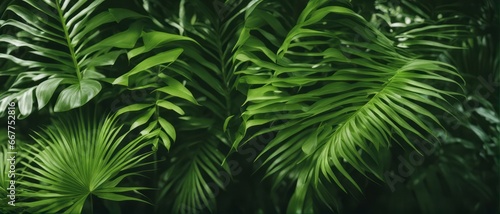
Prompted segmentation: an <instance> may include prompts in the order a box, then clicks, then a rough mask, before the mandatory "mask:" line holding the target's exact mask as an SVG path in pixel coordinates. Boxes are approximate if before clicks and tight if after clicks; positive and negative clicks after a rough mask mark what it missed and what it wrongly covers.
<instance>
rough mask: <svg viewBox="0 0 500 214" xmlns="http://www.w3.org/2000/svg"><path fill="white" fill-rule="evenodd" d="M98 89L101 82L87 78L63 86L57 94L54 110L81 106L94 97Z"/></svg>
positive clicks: (66, 109) (65, 109)
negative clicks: (65, 86)
mask: <svg viewBox="0 0 500 214" xmlns="http://www.w3.org/2000/svg"><path fill="white" fill-rule="evenodd" d="M100 91H101V84H100V83H99V82H98V81H96V80H89V79H84V80H81V81H80V82H79V83H77V84H74V85H71V86H69V87H67V88H65V89H64V90H63V91H62V92H61V93H60V94H59V97H58V98H57V102H56V105H55V107H54V111H55V112H63V111H68V110H70V109H74V108H78V107H81V106H83V105H85V103H87V102H88V101H90V100H91V99H92V98H94V97H95V96H96V95H97V94H98V93H99V92H100Z"/></svg>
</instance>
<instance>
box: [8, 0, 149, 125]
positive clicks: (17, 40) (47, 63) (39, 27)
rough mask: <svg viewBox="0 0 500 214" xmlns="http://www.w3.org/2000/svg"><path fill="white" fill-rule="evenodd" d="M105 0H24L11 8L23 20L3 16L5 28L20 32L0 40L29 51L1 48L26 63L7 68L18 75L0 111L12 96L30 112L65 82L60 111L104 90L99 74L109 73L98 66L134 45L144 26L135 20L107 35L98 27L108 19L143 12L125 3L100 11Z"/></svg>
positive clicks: (10, 57) (56, 108)
mask: <svg viewBox="0 0 500 214" xmlns="http://www.w3.org/2000/svg"><path fill="white" fill-rule="evenodd" d="M103 1H104V0H97V1H91V2H89V1H85V0H57V1H38V0H24V3H25V4H24V6H20V5H11V6H9V7H8V8H7V11H11V12H13V13H14V14H16V15H17V19H19V20H17V19H9V20H5V21H3V24H2V26H1V28H7V27H10V28H13V29H16V30H17V31H18V32H17V34H16V36H15V37H14V36H11V35H7V34H5V35H0V43H4V44H9V45H10V46H12V48H13V49H14V50H20V49H21V48H26V49H28V50H29V52H27V53H26V52H24V51H19V52H20V53H26V54H24V55H22V56H16V52H12V53H13V54H12V55H10V54H4V53H1V54H0V58H2V59H6V60H10V61H12V62H14V63H16V64H18V65H19V66H21V67H23V68H22V69H19V70H14V71H11V72H6V73H4V74H3V75H8V76H11V77H15V78H16V81H15V82H14V83H13V84H12V85H11V86H10V89H9V90H8V91H7V92H5V93H3V94H2V96H0V97H2V99H1V100H0V113H2V112H3V111H4V110H5V108H6V105H7V104H8V103H9V102H10V101H11V100H14V99H17V100H18V101H19V111H20V113H21V115H23V116H27V115H29V114H30V113H31V112H32V111H33V105H34V104H35V103H37V104H38V109H41V108H43V107H45V106H46V105H47V104H48V103H49V102H50V100H51V98H52V96H53V95H54V94H55V92H56V91H57V89H58V88H59V86H63V85H65V87H64V89H63V90H62V91H61V92H60V93H59V96H58V98H57V101H56V103H55V106H54V111H56V112H62V111H67V110H70V109H74V108H78V107H80V106H83V105H84V104H85V103H87V102H88V101H89V100H91V99H92V98H94V97H95V96H96V95H97V94H98V93H99V92H100V91H101V89H102V86H101V83H100V82H99V81H97V80H98V79H102V78H104V77H105V76H104V75H103V74H102V73H101V70H99V67H101V66H106V65H113V64H114V62H115V61H116V59H117V57H118V56H119V55H120V54H122V53H124V50H123V49H127V48H132V47H134V45H135V43H136V41H137V39H138V38H139V36H140V34H141V26H139V25H137V24H134V25H132V26H131V27H130V28H129V29H128V30H126V31H124V32H121V33H117V34H114V35H112V36H110V37H107V38H103V36H102V31H101V30H99V29H100V28H101V27H102V26H103V25H105V24H108V23H112V22H120V21H121V20H123V19H126V18H140V17H142V15H139V14H137V13H135V12H133V11H129V10H125V9H109V10H108V11H104V12H101V13H99V14H96V10H97V7H98V6H99V5H100V4H101V3H102V2H103ZM0 23H2V22H0ZM20 57H22V58H20ZM34 83H36V84H35V86H33V85H34ZM34 97H36V100H34Z"/></svg>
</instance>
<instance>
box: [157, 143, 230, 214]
mask: <svg viewBox="0 0 500 214" xmlns="http://www.w3.org/2000/svg"><path fill="white" fill-rule="evenodd" d="M191 139H192V138H191ZM217 143H218V140H214V139H205V140H203V141H199V140H198V141H188V142H183V144H179V145H178V146H176V147H175V148H174V149H173V150H172V153H171V154H172V156H173V157H174V158H171V161H170V163H169V164H170V166H171V167H169V168H168V170H167V171H165V173H163V175H162V176H161V181H160V187H161V192H160V194H159V196H158V199H159V201H158V202H157V203H158V204H163V203H164V202H162V201H170V202H168V203H169V204H171V206H172V207H173V208H172V212H173V213H197V212H200V211H202V210H205V209H208V210H210V211H211V212H214V210H215V198H216V196H217V194H219V192H220V191H222V190H223V189H224V188H225V186H226V185H227V183H226V184H225V183H223V181H222V179H224V180H225V181H224V182H229V179H230V175H231V174H230V172H229V168H228V166H227V164H224V165H223V166H222V167H221V163H222V160H223V159H224V155H223V154H222V153H221V152H220V151H219V150H218V149H217Z"/></svg>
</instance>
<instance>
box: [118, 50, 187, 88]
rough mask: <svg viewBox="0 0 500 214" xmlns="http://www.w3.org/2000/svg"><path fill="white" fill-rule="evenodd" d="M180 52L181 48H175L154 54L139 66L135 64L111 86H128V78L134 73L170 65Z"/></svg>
mask: <svg viewBox="0 0 500 214" xmlns="http://www.w3.org/2000/svg"><path fill="white" fill-rule="evenodd" d="M182 51H183V49H182V48H176V49H174V50H169V51H165V52H162V53H159V54H156V55H154V56H152V57H149V58H147V59H145V60H143V61H142V62H140V63H139V64H137V65H136V66H135V67H134V68H132V70H130V71H128V72H127V73H125V74H124V75H122V76H120V77H118V78H116V80H115V81H114V82H113V84H119V85H124V86H128V78H129V76H131V75H133V74H136V73H139V72H143V71H146V70H147V69H149V68H152V67H154V66H157V65H162V64H165V63H171V62H173V61H175V60H177V58H178V57H179V56H180V55H181V53H182Z"/></svg>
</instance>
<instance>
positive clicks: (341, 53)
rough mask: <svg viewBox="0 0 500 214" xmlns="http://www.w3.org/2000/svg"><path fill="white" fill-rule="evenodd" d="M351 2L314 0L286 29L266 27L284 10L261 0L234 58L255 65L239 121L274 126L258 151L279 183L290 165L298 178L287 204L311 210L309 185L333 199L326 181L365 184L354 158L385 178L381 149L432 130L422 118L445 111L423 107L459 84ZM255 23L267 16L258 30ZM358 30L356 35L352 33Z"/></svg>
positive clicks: (247, 75)
mask: <svg viewBox="0 0 500 214" xmlns="http://www.w3.org/2000/svg"><path fill="white" fill-rule="evenodd" d="M349 7H350V6H349V5H348V4H347V3H346V2H344V1H338V2H330V1H323V0H313V1H310V2H309V3H308V5H307V6H306V8H305V9H304V10H303V11H302V13H301V15H300V16H299V17H297V21H296V24H295V25H294V26H293V27H291V29H290V30H289V31H288V32H279V31H278V30H277V29H280V28H276V27H272V28H271V27H270V28H265V26H273V25H276V23H285V21H286V19H284V18H282V16H280V15H273V14H272V13H268V12H267V13H268V14H267V16H263V15H262V14H261V13H266V11H265V9H264V8H259V7H258V8H256V9H255V10H254V11H253V12H252V13H250V15H248V16H247V19H246V20H247V24H246V27H247V26H250V27H247V28H248V29H247V30H242V33H241V35H240V42H238V43H239V44H241V46H240V47H239V49H238V51H237V53H236V54H235V59H236V60H239V61H240V62H242V63H248V62H250V63H251V64H252V65H253V66H250V67H247V68H244V67H243V68H244V69H242V70H241V71H239V73H240V74H242V75H243V76H242V78H241V82H242V83H244V84H247V85H248V86H249V87H250V89H249V90H248V97H247V101H246V103H248V107H247V110H246V111H245V112H244V113H243V115H242V117H243V118H244V120H245V121H244V123H243V126H242V129H241V131H242V133H243V135H244V134H245V132H246V131H247V130H248V129H250V128H252V127H259V128H260V130H259V131H257V133H256V134H254V135H252V136H251V138H252V137H255V136H257V135H260V134H263V133H267V132H277V136H276V137H275V138H274V139H273V140H272V141H271V142H270V143H269V145H268V146H267V147H266V149H265V150H264V152H263V153H262V154H261V155H265V156H266V157H267V158H266V161H265V163H267V164H268V165H267V166H268V167H267V174H268V175H273V176H274V179H275V181H276V184H278V183H279V182H280V181H281V180H282V179H285V178H286V176H289V175H292V178H293V179H297V180H298V181H297V189H296V191H295V193H294V196H293V197H292V199H293V200H291V201H290V205H289V211H291V212H296V211H297V212H302V211H305V207H304V204H305V200H306V197H305V195H306V194H310V193H308V192H311V191H312V192H314V193H315V195H316V196H319V198H320V199H321V200H322V201H323V202H325V204H330V203H332V201H331V200H329V199H328V196H327V195H328V194H326V195H325V194H324V192H322V191H321V189H323V188H324V183H325V182H327V183H332V182H334V183H336V184H337V185H338V186H339V187H340V188H342V189H343V190H344V191H346V190H347V189H346V188H348V187H349V186H353V187H355V188H356V189H358V190H360V188H359V187H358V185H357V183H356V181H355V180H354V179H353V177H352V174H353V172H352V171H350V170H348V168H350V167H352V168H353V169H355V170H356V171H358V172H359V173H361V174H364V175H367V176H369V175H374V176H376V177H378V178H381V177H380V170H379V169H380V165H379V163H378V160H379V157H378V156H379V151H380V150H386V149H388V147H389V145H390V142H392V141H393V140H397V141H399V142H403V143H406V144H409V145H410V146H413V144H412V142H410V141H409V140H408V138H407V137H406V136H407V133H413V134H416V135H417V136H420V137H422V138H423V133H427V132H430V133H432V130H431V129H430V128H429V126H428V125H427V124H426V122H425V121H424V119H423V118H427V119H428V120H430V121H434V122H436V123H439V121H438V120H437V118H436V117H435V116H434V115H433V114H432V113H430V111H428V110H426V109H427V108H429V107H434V108H437V109H442V110H444V111H446V109H445V107H444V106H443V104H446V99H447V98H449V97H450V96H452V95H455V94H456V93H454V92H450V91H444V90H440V89H438V88H435V87H434V86H432V85H430V84H428V83H427V80H430V79H432V80H436V81H441V82H447V83H451V84H459V83H458V82H456V81H455V80H453V79H454V78H456V77H457V76H458V75H457V74H456V72H455V71H454V69H453V68H452V67H451V66H449V65H447V64H445V63H440V62H437V61H429V60H419V59H415V58H410V57H408V56H404V55H401V54H400V53H398V51H397V50H396V49H395V48H394V47H393V44H392V43H391V41H390V40H388V39H387V38H386V37H385V36H384V35H383V34H382V33H380V32H379V31H378V30H377V29H375V28H373V27H371V26H370V25H369V24H368V23H367V22H366V21H365V20H364V19H363V18H362V17H360V16H359V15H357V14H356V13H355V12H353V11H352V10H350V9H349ZM263 17H266V18H263ZM251 23H263V24H261V25H262V26H259V28H258V30H257V29H252V28H254V27H253V26H251ZM282 25H283V26H284V24H282ZM269 29H271V30H269ZM258 34H260V35H263V37H258V36H254V35H258ZM279 35H286V36H284V37H280V36H279ZM356 36H358V37H360V39H359V40H360V41H357V42H353V40H352V38H354V37H356ZM275 41H283V42H281V43H280V44H277V43H276V42H275ZM264 44H266V45H264ZM273 50H277V51H273ZM267 124H272V125H271V127H270V128H264V129H263V128H261V127H262V125H267ZM243 135H241V136H239V137H238V138H237V140H236V142H235V144H234V147H235V148H237V147H239V146H240V142H241V140H242V139H243ZM344 181H348V182H344ZM299 186H300V188H299ZM303 188H306V189H309V190H306V189H303Z"/></svg>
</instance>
